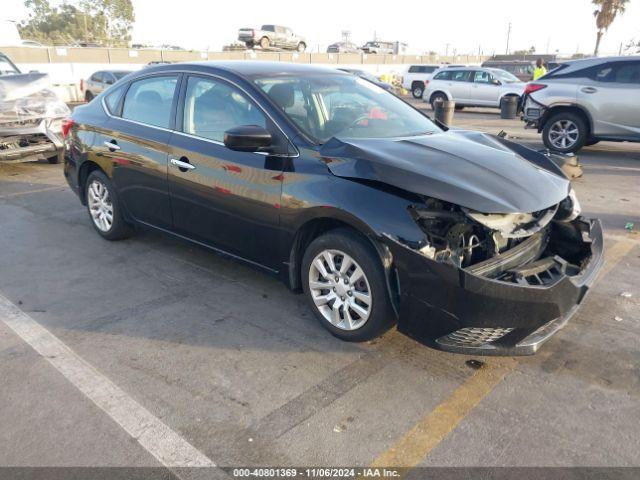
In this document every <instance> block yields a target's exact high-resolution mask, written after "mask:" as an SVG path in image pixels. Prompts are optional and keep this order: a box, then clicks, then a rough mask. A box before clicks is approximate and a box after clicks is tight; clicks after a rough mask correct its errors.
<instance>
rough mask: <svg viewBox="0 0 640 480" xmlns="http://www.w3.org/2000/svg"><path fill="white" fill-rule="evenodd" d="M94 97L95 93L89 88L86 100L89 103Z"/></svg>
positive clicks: (85, 95)
mask: <svg viewBox="0 0 640 480" xmlns="http://www.w3.org/2000/svg"><path fill="white" fill-rule="evenodd" d="M93 98H94V95H93V93H91V92H90V91H88V90H87V92H86V93H85V94H84V100H85V102H87V103H89V102H90V101H91V100H93Z"/></svg>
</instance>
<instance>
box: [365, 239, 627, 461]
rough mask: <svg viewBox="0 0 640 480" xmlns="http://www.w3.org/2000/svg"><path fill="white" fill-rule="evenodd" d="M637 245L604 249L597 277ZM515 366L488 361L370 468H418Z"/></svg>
mask: <svg viewBox="0 0 640 480" xmlns="http://www.w3.org/2000/svg"><path fill="white" fill-rule="evenodd" d="M636 246H638V242H635V241H632V240H630V239H621V240H620V241H618V242H616V243H615V244H614V245H613V246H612V247H611V248H609V249H607V250H605V259H606V264H605V266H604V267H603V268H602V270H601V271H600V278H602V277H604V276H605V275H607V274H608V273H609V272H610V271H611V270H612V269H613V268H614V267H615V266H616V265H617V264H618V263H619V262H620V261H621V260H622V259H623V258H624V257H625V256H626V255H627V254H628V253H629V252H630V251H631V250H632V249H633V248H634V247H636ZM517 365H518V361H517V360H516V359H514V358H500V359H491V360H490V361H488V362H487V363H486V364H485V365H484V366H483V367H482V368H480V369H479V370H478V371H476V372H475V373H474V375H472V376H471V377H469V378H468V379H467V380H465V381H464V382H463V383H462V385H460V386H459V387H458V388H456V389H455V390H454V391H453V393H452V394H451V395H450V396H449V397H448V398H447V399H445V400H444V401H443V402H441V403H440V404H439V405H438V406H436V408H434V409H433V410H432V411H430V412H429V413H427V414H426V415H425V416H423V417H422V418H421V419H420V420H419V421H418V423H416V424H415V426H414V427H413V428H412V429H411V430H409V431H408V432H407V433H406V434H404V435H403V436H402V437H401V438H400V439H399V440H398V441H396V443H395V444H394V445H392V446H391V448H389V449H388V450H387V451H385V452H383V453H382V454H381V455H380V456H379V457H378V458H376V459H375V460H374V461H373V463H372V467H378V468H381V467H398V468H401V467H405V468H412V467H415V466H416V465H418V464H419V463H420V462H421V461H422V459H423V458H425V457H426V456H427V455H428V454H429V453H430V452H431V451H432V450H433V449H434V448H435V447H436V446H438V444H439V443H440V442H441V441H442V440H443V439H444V438H445V437H446V436H447V435H448V434H449V433H450V432H451V431H453V430H454V429H455V428H456V427H457V426H458V424H459V423H460V422H461V421H462V420H463V419H464V418H465V417H466V416H467V415H468V414H469V413H470V412H471V411H472V410H473V409H474V408H475V407H476V406H477V405H478V404H479V403H480V402H481V401H482V400H483V399H484V398H485V397H486V396H487V395H489V394H490V393H491V392H492V391H493V389H494V388H495V387H496V386H497V385H498V384H499V383H500V382H501V381H502V379H503V378H504V377H505V376H506V375H507V374H508V373H509V372H511V371H513V370H514V369H515V368H516V366H517ZM405 473H406V472H405Z"/></svg>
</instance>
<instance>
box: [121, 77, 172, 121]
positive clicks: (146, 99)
mask: <svg viewBox="0 0 640 480" xmlns="http://www.w3.org/2000/svg"><path fill="white" fill-rule="evenodd" d="M177 83H178V77H177V76H176V75H168V76H154V77H149V78H145V79H143V80H137V81H135V82H133V83H131V86H130V87H129V90H128V91H127V94H126V95H125V99H124V105H123V107H122V118H125V119H127V120H134V121H136V122H140V123H144V124H147V125H153V126H156V127H162V128H169V126H170V124H171V107H172V104H173V97H174V95H175V90H176V85H177Z"/></svg>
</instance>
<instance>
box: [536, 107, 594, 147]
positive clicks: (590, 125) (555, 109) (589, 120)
mask: <svg viewBox="0 0 640 480" xmlns="http://www.w3.org/2000/svg"><path fill="white" fill-rule="evenodd" d="M561 112H571V113H577V114H578V115H580V116H582V117H583V119H584V120H585V122H586V124H587V129H588V132H587V138H590V137H591V135H592V134H593V118H592V117H591V115H590V114H589V112H588V111H587V110H586V109H585V108H584V107H581V106H580V105H578V104H575V103H567V104H564V103H563V104H556V105H551V106H550V107H549V108H548V109H547V111H546V112H544V116H543V117H542V121H540V122H539V124H538V133H540V132H542V130H544V127H545V125H546V124H547V122H548V121H549V119H550V118H551V117H553V116H554V115H555V114H556V113H561Z"/></svg>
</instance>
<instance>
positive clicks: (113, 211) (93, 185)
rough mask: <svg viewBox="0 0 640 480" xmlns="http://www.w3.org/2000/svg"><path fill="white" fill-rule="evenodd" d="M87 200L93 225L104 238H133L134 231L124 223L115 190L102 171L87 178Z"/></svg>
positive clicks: (95, 171)
mask: <svg viewBox="0 0 640 480" xmlns="http://www.w3.org/2000/svg"><path fill="white" fill-rule="evenodd" d="M85 198H86V199H87V211H88V212H89V218H91V223H92V224H93V227H94V228H95V229H96V232H98V233H99V234H100V236H101V237H102V238H106V239H107V240H122V239H125V238H128V237H130V236H131V234H132V229H131V227H130V226H129V225H128V224H127V223H126V222H125V221H124V218H123V216H122V209H121V207H120V202H119V199H118V195H117V193H116V191H115V188H114V187H113V184H112V183H111V180H109V178H108V177H107V176H106V175H105V174H104V173H103V172H101V171H100V170H94V171H93V172H91V173H90V174H89V176H88V177H87V182H86V184H85Z"/></svg>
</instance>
